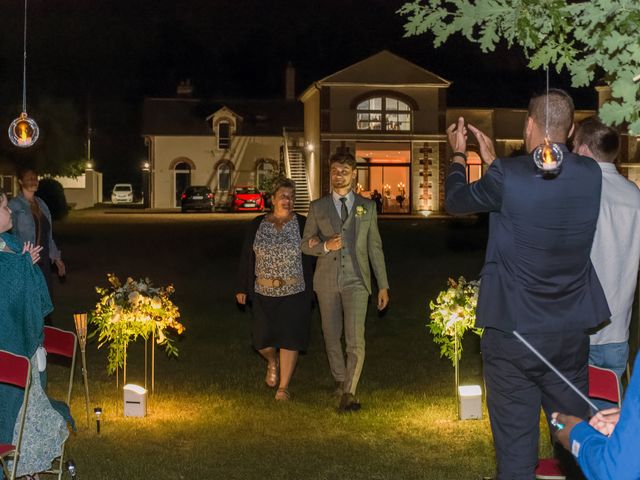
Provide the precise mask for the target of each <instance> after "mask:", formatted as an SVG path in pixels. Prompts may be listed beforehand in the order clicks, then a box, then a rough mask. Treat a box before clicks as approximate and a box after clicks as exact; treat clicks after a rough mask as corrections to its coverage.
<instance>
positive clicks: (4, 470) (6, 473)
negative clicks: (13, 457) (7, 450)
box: [0, 458, 11, 479]
mask: <svg viewBox="0 0 640 480" xmlns="http://www.w3.org/2000/svg"><path fill="white" fill-rule="evenodd" d="M0 465H1V466H2V473H3V474H4V477H5V478H7V479H10V478H11V476H10V475H9V467H7V464H6V462H5V461H4V458H0Z"/></svg>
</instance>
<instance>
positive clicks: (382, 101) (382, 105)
mask: <svg viewBox="0 0 640 480" xmlns="http://www.w3.org/2000/svg"><path fill="white" fill-rule="evenodd" d="M356 110H357V114H356V115H357V116H356V122H357V128H358V130H374V131H375V130H377V131H387V132H388V131H398V132H408V131H410V130H411V107H409V105H408V104H407V103H405V102H403V101H402V100H398V99H397V98H392V97H372V98H368V99H367V100H364V101H362V102H360V103H359V104H358V106H357V107H356Z"/></svg>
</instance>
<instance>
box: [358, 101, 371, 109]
mask: <svg viewBox="0 0 640 480" xmlns="http://www.w3.org/2000/svg"><path fill="white" fill-rule="evenodd" d="M358 110H369V100H365V101H364V102H360V103H359V104H358Z"/></svg>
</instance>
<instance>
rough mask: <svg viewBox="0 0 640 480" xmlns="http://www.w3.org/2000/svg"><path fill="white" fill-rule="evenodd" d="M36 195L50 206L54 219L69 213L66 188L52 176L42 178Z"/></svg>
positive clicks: (61, 217) (59, 218)
mask: <svg viewBox="0 0 640 480" xmlns="http://www.w3.org/2000/svg"><path fill="white" fill-rule="evenodd" d="M36 195H38V196H39V197H40V198H41V199H42V200H44V203H46V204H47V207H49V211H50V212H51V218H52V220H62V219H63V218H64V217H66V216H67V213H69V206H68V205H67V199H66V197H65V196H64V188H63V187H62V185H61V184H60V182H58V181H57V180H54V179H52V178H43V179H42V180H40V184H39V186H38V191H37V192H36Z"/></svg>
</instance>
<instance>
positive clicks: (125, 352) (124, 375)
mask: <svg viewBox="0 0 640 480" xmlns="http://www.w3.org/2000/svg"><path fill="white" fill-rule="evenodd" d="M126 384H127V346H126V345H125V347H124V368H123V369H122V386H124V385H126Z"/></svg>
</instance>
